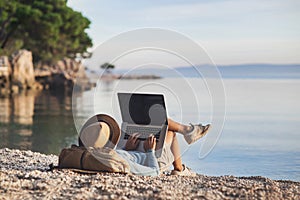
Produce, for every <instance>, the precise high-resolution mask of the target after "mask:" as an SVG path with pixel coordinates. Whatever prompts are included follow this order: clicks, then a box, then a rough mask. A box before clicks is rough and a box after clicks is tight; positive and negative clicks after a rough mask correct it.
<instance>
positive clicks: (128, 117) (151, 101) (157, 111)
mask: <svg viewBox="0 0 300 200" xmlns="http://www.w3.org/2000/svg"><path fill="white" fill-rule="evenodd" d="M118 98H119V104H120V108H121V115H122V120H123V122H127V123H129V124H138V125H154V126H161V125H163V124H167V114H166V107H165V101H164V96H163V95H162V94H139V93H118Z"/></svg>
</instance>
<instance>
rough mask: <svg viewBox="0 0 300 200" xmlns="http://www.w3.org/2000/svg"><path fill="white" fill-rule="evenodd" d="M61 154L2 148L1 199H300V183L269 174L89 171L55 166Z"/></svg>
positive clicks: (0, 164)
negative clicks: (92, 173)
mask: <svg viewBox="0 0 300 200" xmlns="http://www.w3.org/2000/svg"><path fill="white" fill-rule="evenodd" d="M51 163H53V164H54V165H57V164H58V157H57V156H56V155H45V154H41V153H38V152H32V151H22V150H12V149H8V148H5V149H0V177H1V178H0V199H19V198H20V197H22V198H23V197H24V199H47V198H48V199H49V198H50V199H70V198H72V199H124V200H127V199H257V198H259V199H300V198H299V197H300V182H293V181H280V180H278V181H275V180H271V179H268V178H265V177H257V176H253V177H234V176H220V177H214V176H205V175H200V174H198V175H197V176H195V177H180V176H170V175H169V174H170V173H168V172H166V173H164V174H162V175H160V176H158V177H145V176H134V175H129V174H118V173H98V174H96V175H86V174H79V173H76V172H73V171H71V170H53V171H50V172H49V171H47V170H48V169H49V167H48V166H49V164H51Z"/></svg>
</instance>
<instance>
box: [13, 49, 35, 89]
mask: <svg viewBox="0 0 300 200" xmlns="http://www.w3.org/2000/svg"><path fill="white" fill-rule="evenodd" d="M12 57H13V58H12V66H13V67H12V81H13V84H16V85H18V86H19V87H20V88H22V89H27V88H31V87H32V86H33V85H34V84H35V74H34V68H33V62H32V53H31V52H30V51H27V50H24V49H22V50H19V51H16V52H15V53H14V54H13V56H12Z"/></svg>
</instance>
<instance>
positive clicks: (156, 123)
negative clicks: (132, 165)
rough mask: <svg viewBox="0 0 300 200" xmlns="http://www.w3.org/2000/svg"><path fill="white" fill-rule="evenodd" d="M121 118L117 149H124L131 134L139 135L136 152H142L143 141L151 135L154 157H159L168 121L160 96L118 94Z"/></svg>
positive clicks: (162, 98) (163, 102)
mask: <svg viewBox="0 0 300 200" xmlns="http://www.w3.org/2000/svg"><path fill="white" fill-rule="evenodd" d="M118 100H119V105H120V110H121V116H122V125H121V137H120V141H119V143H118V146H117V147H118V148H124V147H125V144H126V142H127V140H128V138H129V137H130V135H132V134H133V133H139V134H140V136H139V140H140V143H139V146H138V148H137V151H142V152H144V147H143V141H145V140H146V139H147V138H148V137H149V136H150V135H151V134H153V135H154V137H155V138H156V149H155V155H156V157H160V156H161V153H162V148H163V146H164V142H165V138H166V133H167V130H168V119H167V112H166V106H165V100H164V96H163V95H162V94H144V93H118Z"/></svg>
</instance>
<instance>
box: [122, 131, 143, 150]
mask: <svg viewBox="0 0 300 200" xmlns="http://www.w3.org/2000/svg"><path fill="white" fill-rule="evenodd" d="M139 136H140V135H139V134H138V133H134V134H132V135H131V136H129V138H128V140H127V142H126V145H125V150H126V151H133V150H136V148H137V147H138V145H139V143H140V140H139V139H138V138H139Z"/></svg>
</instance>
